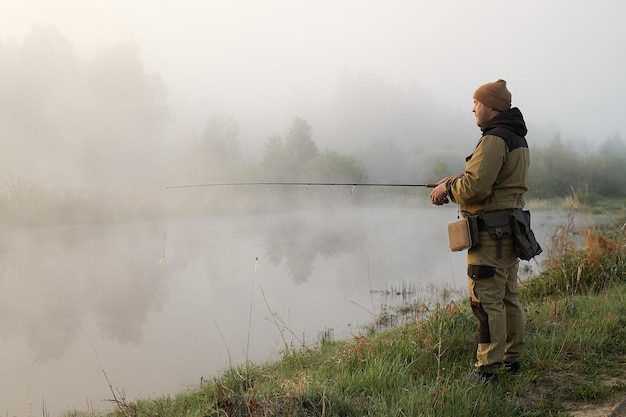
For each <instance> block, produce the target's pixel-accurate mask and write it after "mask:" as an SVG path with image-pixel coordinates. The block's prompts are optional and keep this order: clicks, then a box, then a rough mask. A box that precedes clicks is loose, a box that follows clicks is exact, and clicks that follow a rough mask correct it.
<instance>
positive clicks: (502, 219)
mask: <svg viewBox="0 0 626 417" xmlns="http://www.w3.org/2000/svg"><path fill="white" fill-rule="evenodd" d="M511 213H512V212H511V211H509V210H499V211H490V212H488V213H483V214H481V215H479V216H478V230H481V231H487V232H489V236H491V237H492V238H493V239H495V240H497V241H498V246H497V249H496V250H497V256H498V258H501V257H502V239H506V238H510V237H513V221H512V217H511V216H512V214H511Z"/></svg>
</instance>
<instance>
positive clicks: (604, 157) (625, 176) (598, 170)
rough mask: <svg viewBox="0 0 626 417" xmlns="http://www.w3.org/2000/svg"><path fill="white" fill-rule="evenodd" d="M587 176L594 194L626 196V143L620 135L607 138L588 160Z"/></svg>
mask: <svg viewBox="0 0 626 417" xmlns="http://www.w3.org/2000/svg"><path fill="white" fill-rule="evenodd" d="M585 174H586V176H587V182H588V184H589V188H590V190H591V191H592V192H594V193H597V194H600V195H602V196H607V197H610V196H612V197H622V196H626V143H625V142H624V141H623V140H622V139H621V138H620V137H619V136H618V135H615V136H612V137H609V138H607V139H606V140H605V141H604V142H603V143H602V144H601V145H600V147H599V149H598V151H597V152H594V153H592V154H590V155H589V156H588V157H587V158H586V160H585Z"/></svg>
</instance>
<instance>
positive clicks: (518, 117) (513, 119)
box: [481, 107, 528, 136]
mask: <svg viewBox="0 0 626 417" xmlns="http://www.w3.org/2000/svg"><path fill="white" fill-rule="evenodd" d="M495 128H505V129H508V130H510V131H512V132H513V133H515V134H516V135H519V136H526V134H527V133H528V129H526V122H525V121H524V116H523V115H522V112H521V111H520V109H518V108H517V107H513V108H511V109H508V110H505V111H503V112H501V113H500V114H499V115H497V116H496V117H494V118H493V119H491V120H489V121H487V123H485V125H484V126H483V127H482V129H481V130H482V132H483V136H484V135H488V134H489V132H490V131H492V130H494V129H495Z"/></svg>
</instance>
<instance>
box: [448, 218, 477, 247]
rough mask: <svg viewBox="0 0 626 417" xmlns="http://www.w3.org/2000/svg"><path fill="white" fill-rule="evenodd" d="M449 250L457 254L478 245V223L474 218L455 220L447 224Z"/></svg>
mask: <svg viewBox="0 0 626 417" xmlns="http://www.w3.org/2000/svg"><path fill="white" fill-rule="evenodd" d="M448 239H449V241H450V250H451V251H452V252H459V251H462V250H465V249H469V248H472V247H474V246H476V245H477V244H478V222H477V220H476V217H468V218H466V219H461V220H457V221H455V222H452V223H450V224H448Z"/></svg>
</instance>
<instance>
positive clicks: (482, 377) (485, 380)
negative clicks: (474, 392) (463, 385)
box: [470, 369, 498, 385]
mask: <svg viewBox="0 0 626 417" xmlns="http://www.w3.org/2000/svg"><path fill="white" fill-rule="evenodd" d="M470 378H472V379H473V380H475V381H476V382H480V383H481V384H483V385H490V384H497V383H498V374H497V373H495V372H483V371H479V370H478V369H472V372H470Z"/></svg>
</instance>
